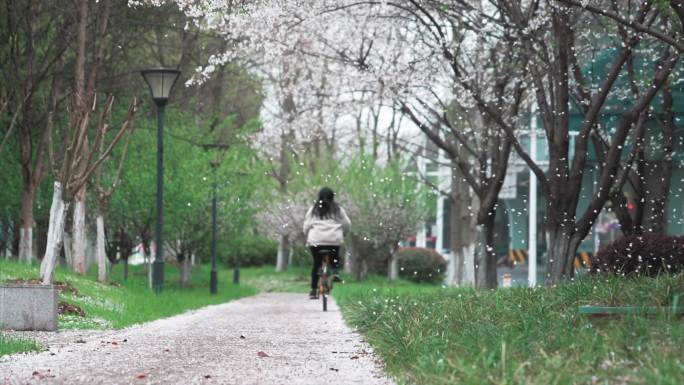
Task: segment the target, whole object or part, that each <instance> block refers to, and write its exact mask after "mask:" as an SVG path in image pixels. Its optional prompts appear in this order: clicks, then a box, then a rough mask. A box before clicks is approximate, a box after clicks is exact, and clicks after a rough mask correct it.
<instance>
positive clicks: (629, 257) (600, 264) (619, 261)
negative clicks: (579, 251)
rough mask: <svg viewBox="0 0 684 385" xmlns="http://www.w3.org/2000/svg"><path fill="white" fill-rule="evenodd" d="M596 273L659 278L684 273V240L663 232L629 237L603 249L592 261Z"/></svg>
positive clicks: (622, 238)
mask: <svg viewBox="0 0 684 385" xmlns="http://www.w3.org/2000/svg"><path fill="white" fill-rule="evenodd" d="M592 266H593V268H592V270H593V272H595V273H596V272H608V273H613V274H619V275H626V274H634V275H651V276H652V275H657V274H659V273H661V272H669V273H677V272H680V271H682V270H684V237H673V236H669V235H666V234H662V233H645V234H641V235H629V236H625V237H621V238H619V239H617V240H615V241H614V242H613V243H611V244H609V245H607V246H605V247H603V248H601V250H599V252H598V253H596V255H595V256H594V258H593V261H592Z"/></svg>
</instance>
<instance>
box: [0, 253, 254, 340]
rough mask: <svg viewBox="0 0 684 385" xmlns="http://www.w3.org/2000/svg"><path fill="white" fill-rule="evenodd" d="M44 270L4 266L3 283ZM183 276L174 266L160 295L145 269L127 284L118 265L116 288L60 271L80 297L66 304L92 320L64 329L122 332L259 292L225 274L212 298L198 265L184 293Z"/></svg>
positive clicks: (71, 321) (67, 296) (132, 272)
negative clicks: (116, 330) (156, 320)
mask: <svg viewBox="0 0 684 385" xmlns="http://www.w3.org/2000/svg"><path fill="white" fill-rule="evenodd" d="M38 275H39V267H38V266H37V265H26V264H22V263H19V262H14V261H6V260H2V261H0V282H1V281H5V280H7V279H13V278H23V279H27V278H37V277H38ZM178 277H179V272H178V268H177V267H175V266H171V265H168V264H167V266H166V270H165V286H164V291H163V292H162V293H161V294H159V295H156V294H154V292H153V291H152V290H150V289H149V287H148V284H147V275H146V274H145V267H144V266H131V267H130V269H129V277H128V280H124V279H123V266H122V265H121V264H118V265H114V268H113V272H112V280H111V283H107V284H102V283H99V282H97V280H96V279H95V277H94V276H93V275H87V276H81V275H78V274H74V273H72V272H70V271H68V270H67V269H64V268H58V269H57V271H56V273H55V281H57V282H66V283H68V284H70V285H72V286H73V287H74V288H76V290H77V293H69V292H64V291H63V292H62V293H61V294H60V301H65V302H67V303H70V304H73V305H76V306H78V307H80V308H81V309H83V311H84V312H85V314H86V316H85V317H80V316H76V315H60V318H59V327H60V329H92V328H95V329H98V328H103V329H104V328H114V329H119V328H123V327H126V326H130V325H133V324H137V323H142V322H148V321H152V320H155V319H159V318H164V317H169V316H172V315H175V314H179V313H182V312H184V311H187V310H191V309H196V308H199V307H203V306H206V305H211V304H217V303H222V302H227V301H229V300H232V299H236V298H240V297H245V296H249V295H253V294H255V293H256V292H257V289H256V288H254V287H251V286H248V285H233V284H232V270H221V271H219V278H220V279H219V283H220V285H219V293H218V295H215V296H214V295H211V294H209V282H208V281H209V267H208V266H196V269H194V271H193V273H192V282H191V285H190V286H189V287H186V288H180V287H179V284H178V281H179V279H178Z"/></svg>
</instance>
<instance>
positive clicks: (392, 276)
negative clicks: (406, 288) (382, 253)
mask: <svg viewBox="0 0 684 385" xmlns="http://www.w3.org/2000/svg"><path fill="white" fill-rule="evenodd" d="M387 279H388V280H390V281H396V280H397V279H399V259H397V257H396V256H395V255H392V256H391V257H389V259H388V260H387Z"/></svg>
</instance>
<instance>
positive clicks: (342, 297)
mask: <svg viewBox="0 0 684 385" xmlns="http://www.w3.org/2000/svg"><path fill="white" fill-rule="evenodd" d="M333 294H334V295H335V297H336V298H337V300H338V303H339V304H340V305H341V306H342V310H343V313H344V316H345V318H346V319H347V321H348V322H350V323H351V324H352V325H353V326H356V327H358V328H359V329H360V331H361V332H362V333H363V334H364V335H365V336H366V338H367V340H368V341H369V342H370V343H371V344H372V345H373V346H374V347H375V348H376V350H377V351H378V352H379V353H380V354H381V355H382V357H383V359H384V361H385V363H386V365H387V369H388V371H389V372H390V373H391V374H393V375H394V376H396V377H397V378H398V379H399V380H400V381H401V382H403V383H411V384H413V383H415V384H497V385H499V384H500V385H504V384H540V385H542V384H543V385H546V384H644V385H645V384H673V385H674V384H682V383H684V350H682V346H684V320H682V319H678V318H674V317H672V316H670V315H668V314H665V313H663V314H659V315H656V316H653V317H639V316H625V317H617V318H610V319H599V320H590V319H588V318H587V317H585V316H582V315H579V314H578V311H577V307H578V306H579V305H589V304H600V305H615V306H620V305H654V306H673V305H675V304H676V302H679V303H681V300H679V299H678V296H679V295H681V294H684V276H681V275H680V276H678V277H661V278H657V279H651V278H640V279H624V278H611V279H607V280H606V279H586V280H583V281H580V282H576V283H569V284H565V285H560V286H558V287H557V288H537V289H528V288H514V289H501V290H498V291H476V290H472V289H443V288H440V287H426V286H418V285H410V284H400V285H397V286H392V285H387V284H383V285H378V284H377V283H373V282H371V283H359V284H349V285H345V286H340V287H336V289H335V291H334V292H333ZM682 297H684V296H682ZM682 300H684V298H682Z"/></svg>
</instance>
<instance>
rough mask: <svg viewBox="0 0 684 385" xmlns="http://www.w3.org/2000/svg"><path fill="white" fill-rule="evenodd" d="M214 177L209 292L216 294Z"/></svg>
mask: <svg viewBox="0 0 684 385" xmlns="http://www.w3.org/2000/svg"><path fill="white" fill-rule="evenodd" d="M216 188H217V186H216V175H214V191H213V193H212V198H211V274H210V277H209V291H210V292H211V294H216V293H218V272H217V271H216Z"/></svg>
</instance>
